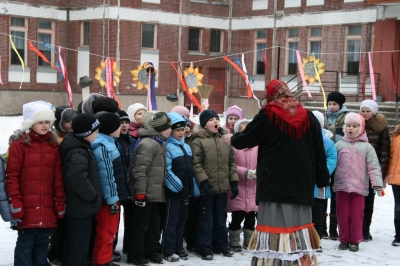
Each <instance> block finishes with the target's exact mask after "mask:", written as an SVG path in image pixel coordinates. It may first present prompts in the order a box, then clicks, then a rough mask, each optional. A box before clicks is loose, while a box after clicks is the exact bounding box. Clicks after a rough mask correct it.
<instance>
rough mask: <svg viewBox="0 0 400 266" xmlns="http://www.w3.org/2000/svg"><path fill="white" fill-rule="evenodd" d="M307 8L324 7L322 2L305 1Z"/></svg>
mask: <svg viewBox="0 0 400 266" xmlns="http://www.w3.org/2000/svg"><path fill="white" fill-rule="evenodd" d="M306 5H307V6H319V5H321V6H322V5H324V0H307V3H306Z"/></svg>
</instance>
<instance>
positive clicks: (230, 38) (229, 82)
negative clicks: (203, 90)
mask: <svg viewBox="0 0 400 266" xmlns="http://www.w3.org/2000/svg"><path fill="white" fill-rule="evenodd" d="M232 9H233V0H229V29H228V55H230V54H231V53H232ZM230 76H231V67H230V65H228V67H227V69H226V95H225V101H224V110H226V108H227V107H228V97H229V96H230V93H231V92H230V87H231V79H230Z"/></svg>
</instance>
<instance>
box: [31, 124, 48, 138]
mask: <svg viewBox="0 0 400 266" xmlns="http://www.w3.org/2000/svg"><path fill="white" fill-rule="evenodd" d="M31 129H32V130H33V131H34V132H35V133H36V134H38V135H41V136H43V135H46V134H47V132H49V129H50V122H49V121H39V122H36V123H35V124H33V125H32V127H31Z"/></svg>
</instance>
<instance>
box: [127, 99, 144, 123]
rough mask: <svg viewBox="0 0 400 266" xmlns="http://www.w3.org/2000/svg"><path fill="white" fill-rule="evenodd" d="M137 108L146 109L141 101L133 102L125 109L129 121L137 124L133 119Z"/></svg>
mask: <svg viewBox="0 0 400 266" xmlns="http://www.w3.org/2000/svg"><path fill="white" fill-rule="evenodd" d="M139 110H145V111H147V108H146V106H144V105H143V104H141V103H135V104H131V105H129V107H128V110H126V112H127V113H128V115H129V119H130V120H131V122H133V123H135V124H137V122H136V119H135V114H136V113H137V112H138V111H139Z"/></svg>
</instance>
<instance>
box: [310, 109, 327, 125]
mask: <svg viewBox="0 0 400 266" xmlns="http://www.w3.org/2000/svg"><path fill="white" fill-rule="evenodd" d="M312 113H313V114H314V116H315V117H316V118H317V119H318V122H319V124H320V125H321V128H324V124H325V122H324V120H325V118H324V114H323V113H321V112H320V111H312Z"/></svg>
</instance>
